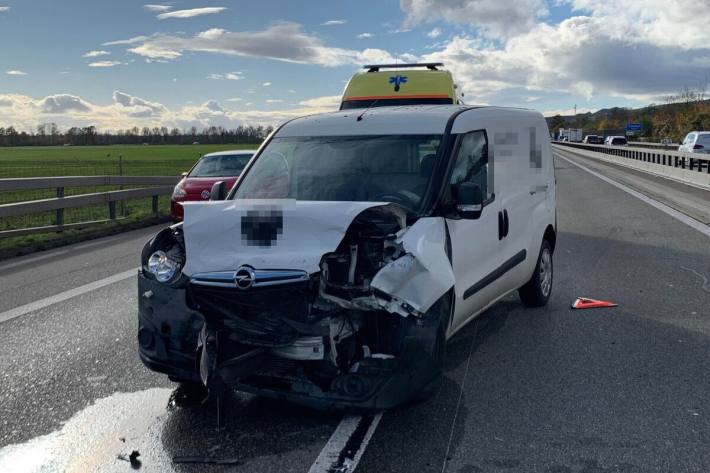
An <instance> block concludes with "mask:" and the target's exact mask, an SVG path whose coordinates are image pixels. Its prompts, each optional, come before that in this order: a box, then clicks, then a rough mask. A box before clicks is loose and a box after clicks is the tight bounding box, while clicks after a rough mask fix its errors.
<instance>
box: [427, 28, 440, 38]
mask: <svg viewBox="0 0 710 473" xmlns="http://www.w3.org/2000/svg"><path fill="white" fill-rule="evenodd" d="M441 33H443V31H441V28H439V27H436V28H434V29H433V30H431V31H429V32H428V33H427V34H426V35H427V36H428V37H430V38H431V39H436V38H438V37H439V36H441Z"/></svg>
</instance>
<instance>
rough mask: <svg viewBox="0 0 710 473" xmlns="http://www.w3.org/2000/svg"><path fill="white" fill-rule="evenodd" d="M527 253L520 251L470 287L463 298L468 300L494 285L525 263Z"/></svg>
mask: <svg viewBox="0 0 710 473" xmlns="http://www.w3.org/2000/svg"><path fill="white" fill-rule="evenodd" d="M527 253H528V252H527V251H526V250H520V251H519V252H517V253H516V254H515V256H513V257H512V258H510V259H509V260H508V261H506V262H505V263H503V264H502V265H500V266H498V267H497V268H496V269H495V270H494V271H492V272H491V273H490V274H488V275H486V276H485V277H484V278H483V279H481V280H480V281H478V282H477V283H476V284H474V285H473V286H471V287H469V288H468V289H466V291H465V292H464V293H463V298H464V299H468V298H469V297H471V296H472V295H474V294H475V293H477V292H478V291H480V290H481V289H483V288H484V287H486V286H488V285H489V284H491V283H493V282H494V281H496V280H497V279H499V278H500V277H501V276H503V275H504V274H505V273H507V272H508V271H510V270H511V269H513V268H514V267H516V266H517V265H519V264H520V263H522V262H523V261H525V258H526V256H527Z"/></svg>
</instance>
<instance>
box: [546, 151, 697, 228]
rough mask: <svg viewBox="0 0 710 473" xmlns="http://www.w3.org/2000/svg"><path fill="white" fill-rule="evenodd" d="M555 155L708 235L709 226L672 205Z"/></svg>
mask: <svg viewBox="0 0 710 473" xmlns="http://www.w3.org/2000/svg"><path fill="white" fill-rule="evenodd" d="M557 156H558V157H559V158H561V159H564V160H565V161H567V162H568V163H570V164H572V165H574V166H577V167H578V168H579V169H581V170H583V171H586V172H588V173H589V174H591V175H592V176H595V177H598V178H599V179H601V180H602V181H604V182H606V183H607V184H611V185H612V186H614V187H616V188H618V189H621V190H622V191H624V192H626V193H627V194H631V195H632V196H634V197H636V198H637V199H639V200H642V201H643V202H645V203H647V204H648V205H650V206H651V207H655V208H657V209H658V210H660V211H661V212H664V213H666V214H668V215H670V216H671V217H673V218H675V219H676V220H678V221H680V222H683V223H684V224H686V225H688V226H689V227H691V228H694V229H695V230H697V231H699V232H700V233H702V234H704V235H705V236H708V237H710V226H708V225H705V224H704V223H703V222H700V221H699V220H695V219H694V218H692V217H688V216H687V215H685V214H684V213H683V212H679V211H677V210H676V209H674V208H673V207H669V206H667V205H666V204H662V203H661V202H659V201H657V200H654V199H652V198H650V197H649V196H647V195H645V194H642V193H640V192H638V191H635V190H633V189H632V188H630V187H628V186H625V185H624V184H621V183H619V182H617V181H615V180H613V179H609V178H608V177H606V176H604V175H602V174H600V173H598V172H596V171H592V170H591V169H589V168H588V167H586V166H582V165H581V164H577V163H575V162H574V161H572V160H570V159H568V158H565V157H564V156H562V155H561V154H559V153H557Z"/></svg>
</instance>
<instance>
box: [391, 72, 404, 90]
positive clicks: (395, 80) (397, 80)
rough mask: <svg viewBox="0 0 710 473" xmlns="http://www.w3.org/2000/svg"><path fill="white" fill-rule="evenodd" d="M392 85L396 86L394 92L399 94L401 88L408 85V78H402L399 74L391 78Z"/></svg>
mask: <svg viewBox="0 0 710 473" xmlns="http://www.w3.org/2000/svg"><path fill="white" fill-rule="evenodd" d="M389 82H390V84H392V85H394V91H395V92H399V86H401V85H402V84H406V83H407V76H401V75H399V74H397V75H396V76H392V77H390V81H389Z"/></svg>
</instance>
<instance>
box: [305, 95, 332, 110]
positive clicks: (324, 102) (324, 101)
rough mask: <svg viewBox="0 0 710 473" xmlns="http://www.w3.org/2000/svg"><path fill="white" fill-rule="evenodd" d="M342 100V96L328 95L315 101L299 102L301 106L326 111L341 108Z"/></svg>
mask: <svg viewBox="0 0 710 473" xmlns="http://www.w3.org/2000/svg"><path fill="white" fill-rule="evenodd" d="M341 99H342V96H340V95H327V96H323V97H316V98H314V99H308V100H303V101H301V102H299V105H303V106H305V107H311V108H319V109H324V110H337V109H338V108H339V107H340V101H341Z"/></svg>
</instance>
